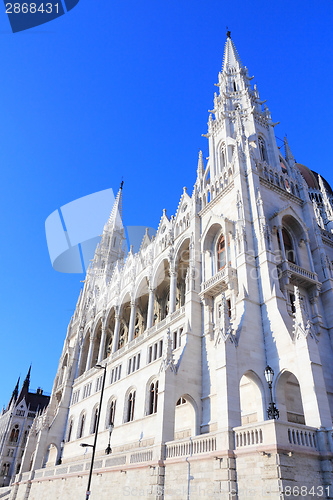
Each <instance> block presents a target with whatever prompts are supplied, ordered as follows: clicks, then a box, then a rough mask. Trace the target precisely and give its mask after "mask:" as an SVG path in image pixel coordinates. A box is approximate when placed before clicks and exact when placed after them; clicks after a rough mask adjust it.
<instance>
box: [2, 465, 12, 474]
mask: <svg viewBox="0 0 333 500" xmlns="http://www.w3.org/2000/svg"><path fill="white" fill-rule="evenodd" d="M9 465H10V464H9V463H8V462H6V463H4V464H3V466H2V469H1V475H2V476H8V472H9Z"/></svg>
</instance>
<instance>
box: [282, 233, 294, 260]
mask: <svg viewBox="0 0 333 500" xmlns="http://www.w3.org/2000/svg"><path fill="white" fill-rule="evenodd" d="M282 238H283V245H284V250H285V252H286V259H287V260H288V261H289V262H292V263H293V264H295V251H294V249H293V245H292V242H291V237H290V234H289V233H288V231H287V230H286V229H285V228H283V229H282Z"/></svg>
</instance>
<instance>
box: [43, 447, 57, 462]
mask: <svg viewBox="0 0 333 500" xmlns="http://www.w3.org/2000/svg"><path fill="white" fill-rule="evenodd" d="M58 458H59V450H58V446H57V445H56V444H54V443H50V444H49V445H48V446H47V447H46V449H45V453H44V459H43V467H53V466H54V465H57V462H58Z"/></svg>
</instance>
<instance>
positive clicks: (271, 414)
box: [265, 365, 280, 420]
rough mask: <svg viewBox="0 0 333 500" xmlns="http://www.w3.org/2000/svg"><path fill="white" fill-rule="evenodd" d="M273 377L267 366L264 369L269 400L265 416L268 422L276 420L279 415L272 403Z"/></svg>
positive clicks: (272, 372)
mask: <svg viewBox="0 0 333 500" xmlns="http://www.w3.org/2000/svg"><path fill="white" fill-rule="evenodd" d="M273 377H274V371H273V370H272V368H271V367H270V366H269V365H267V366H266V368H265V379H266V382H267V384H268V388H269V394H270V399H271V400H270V403H269V405H268V408H267V416H268V418H269V419H270V420H277V419H278V418H279V416H280V414H279V410H278V409H277V408H276V406H275V403H274V401H273V394H272V383H273Z"/></svg>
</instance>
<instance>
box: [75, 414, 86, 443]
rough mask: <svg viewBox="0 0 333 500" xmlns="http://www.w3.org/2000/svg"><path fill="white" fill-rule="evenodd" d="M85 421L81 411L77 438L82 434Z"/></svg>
mask: <svg viewBox="0 0 333 500" xmlns="http://www.w3.org/2000/svg"><path fill="white" fill-rule="evenodd" d="M85 421H86V415H85V413H83V415H82V416H81V420H80V421H79V432H78V435H77V437H78V439H80V438H82V436H83V432H84V424H85Z"/></svg>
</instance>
